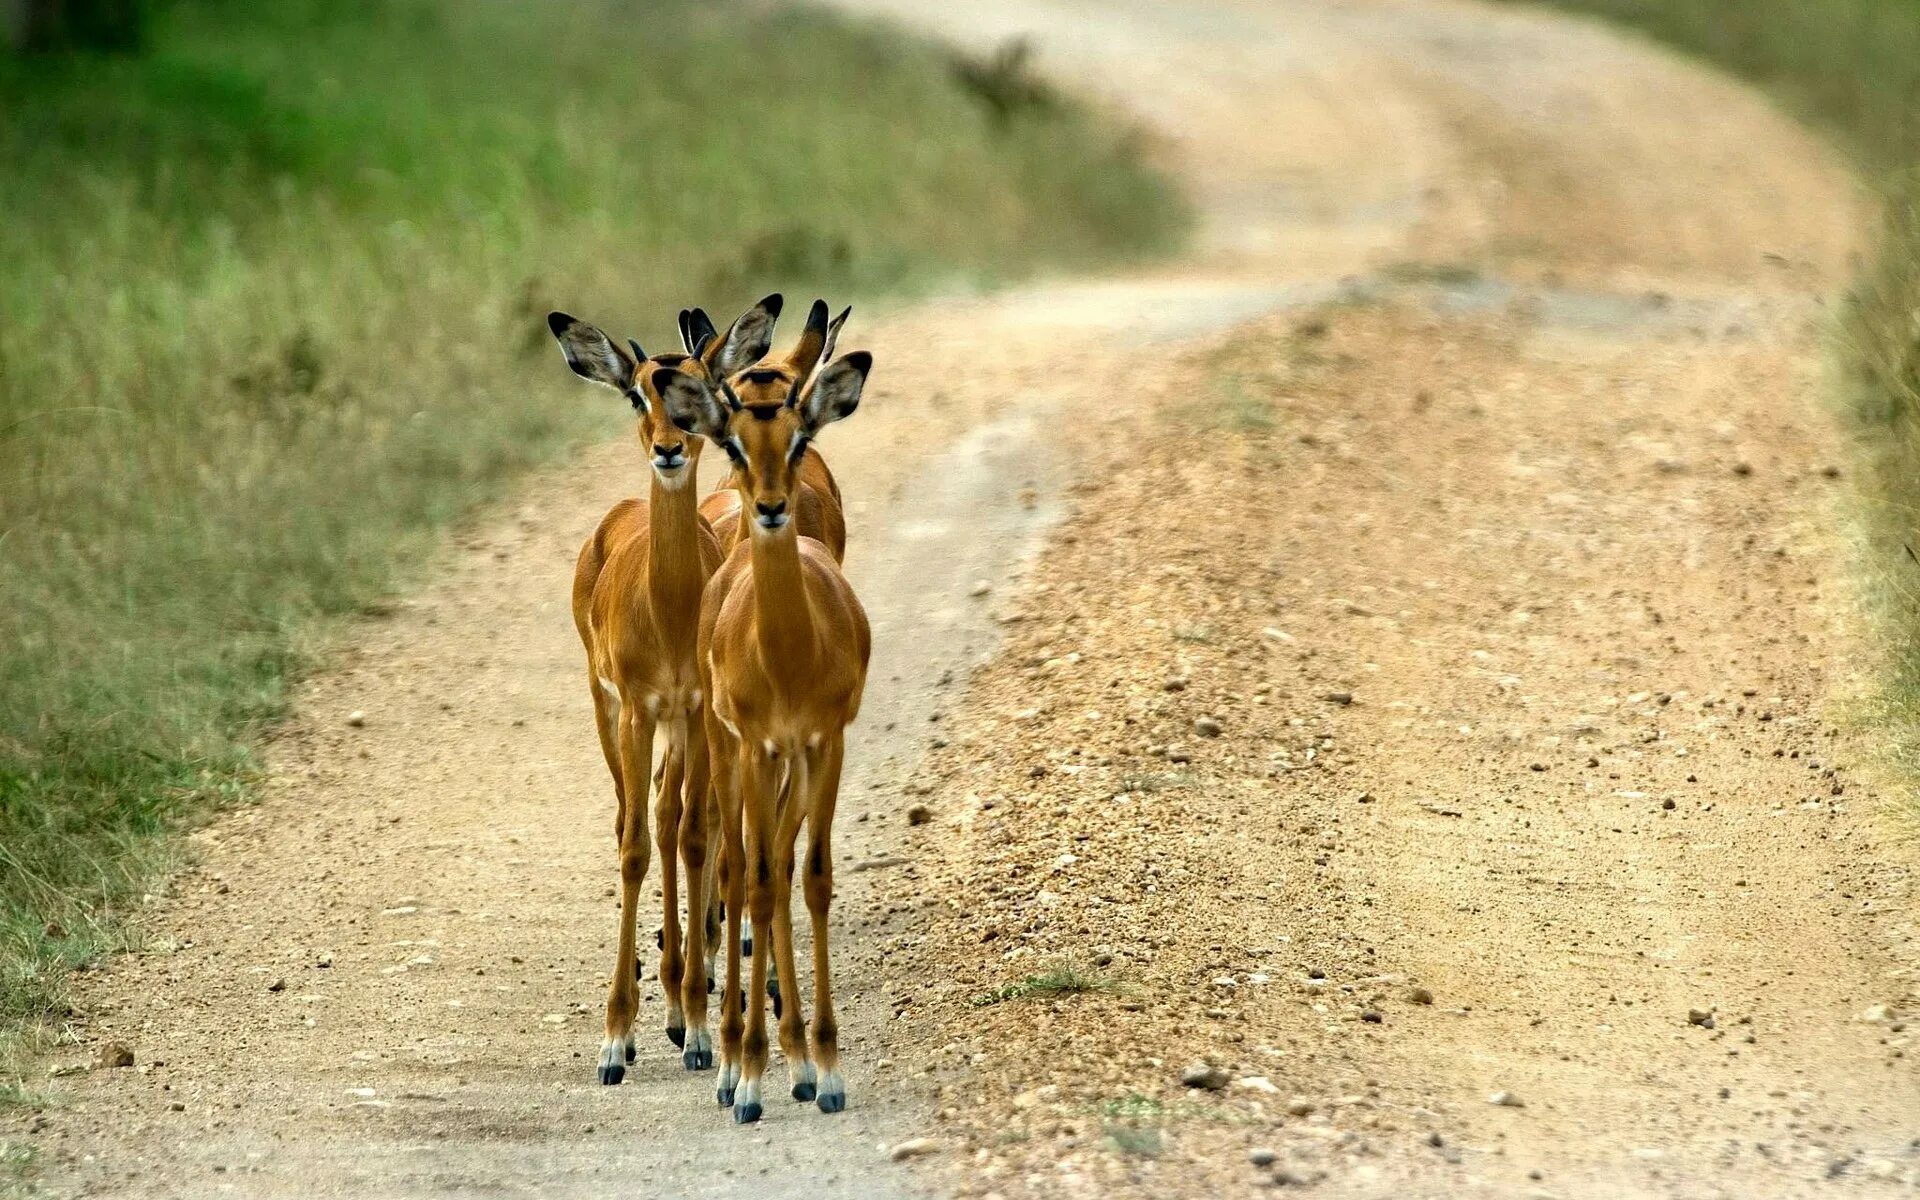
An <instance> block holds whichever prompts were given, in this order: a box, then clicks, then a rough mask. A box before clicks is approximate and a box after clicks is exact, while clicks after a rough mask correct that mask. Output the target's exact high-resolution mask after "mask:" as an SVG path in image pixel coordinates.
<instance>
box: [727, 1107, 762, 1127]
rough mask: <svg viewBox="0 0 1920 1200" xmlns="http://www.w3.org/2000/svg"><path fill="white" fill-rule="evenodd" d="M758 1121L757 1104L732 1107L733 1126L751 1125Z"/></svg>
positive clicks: (758, 1108) (758, 1111)
mask: <svg viewBox="0 0 1920 1200" xmlns="http://www.w3.org/2000/svg"><path fill="white" fill-rule="evenodd" d="M759 1119H760V1106H759V1105H758V1104H736V1105H734V1106H733V1123H734V1124H735V1125H751V1124H753V1123H754V1122H755V1121H758V1120H759Z"/></svg>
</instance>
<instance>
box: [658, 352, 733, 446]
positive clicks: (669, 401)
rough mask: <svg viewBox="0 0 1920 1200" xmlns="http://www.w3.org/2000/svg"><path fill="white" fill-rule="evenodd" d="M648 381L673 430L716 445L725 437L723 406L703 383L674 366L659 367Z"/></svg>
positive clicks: (725, 418) (725, 414) (725, 421)
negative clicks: (714, 442)
mask: <svg viewBox="0 0 1920 1200" xmlns="http://www.w3.org/2000/svg"><path fill="white" fill-rule="evenodd" d="M650 379H651V380H652V383H653V390H654V394H655V395H657V396H659V397H660V403H661V405H662V406H663V407H664V409H665V410H666V415H667V420H669V421H672V422H673V424H674V426H675V427H676V428H678V429H680V430H682V431H683V432H686V433H694V434H698V435H700V436H701V437H705V438H711V439H713V440H714V441H716V442H717V441H719V440H720V439H721V438H723V437H725V436H726V432H727V409H726V406H725V405H724V404H722V403H721V402H720V398H719V397H718V396H715V395H714V394H713V389H712V388H710V387H708V386H707V383H706V381H705V380H703V379H700V378H697V377H695V376H694V375H692V374H690V373H688V372H686V371H682V370H679V369H678V368H675V367H661V368H659V369H658V370H656V371H654V373H653V374H652V376H650Z"/></svg>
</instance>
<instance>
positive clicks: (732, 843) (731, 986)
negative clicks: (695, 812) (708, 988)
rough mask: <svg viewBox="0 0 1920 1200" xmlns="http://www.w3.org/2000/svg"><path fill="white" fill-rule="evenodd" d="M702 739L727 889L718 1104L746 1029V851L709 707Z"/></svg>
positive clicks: (727, 760) (731, 754)
mask: <svg viewBox="0 0 1920 1200" xmlns="http://www.w3.org/2000/svg"><path fill="white" fill-rule="evenodd" d="M707 740H708V744H709V745H711V746H712V748H713V787H712V795H713V803H714V805H715V807H717V808H718V809H719V810H720V859H721V865H722V869H721V872H720V879H721V884H722V886H723V887H724V888H725V890H726V928H727V974H726V986H725V987H724V988H723V989H722V990H721V995H720V1078H719V1079H718V1081H716V1083H715V1084H714V1092H713V1095H714V1099H715V1100H717V1101H719V1103H720V1107H722V1108H727V1107H729V1106H731V1105H732V1104H733V1098H734V1091H735V1089H736V1088H738V1087H739V1085H740V1066H741V1062H742V1059H743V1057H744V1053H743V1045H742V1041H743V1037H744V1034H745V1032H746V1012H745V1009H744V1007H743V1005H744V1003H745V997H744V995H743V994H742V993H741V991H740V916H741V914H742V913H743V912H744V911H745V910H746V903H747V889H746V878H747V869H746V849H745V847H744V846H743V845H742V842H741V831H740V778H741V776H740V762H739V748H738V746H737V745H736V744H735V743H734V741H733V739H732V735H730V734H729V733H727V731H726V727H725V726H724V725H722V724H721V723H720V721H719V719H718V718H717V717H715V716H714V715H713V713H712V710H711V709H709V710H708V713H707Z"/></svg>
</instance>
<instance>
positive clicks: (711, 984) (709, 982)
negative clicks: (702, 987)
mask: <svg viewBox="0 0 1920 1200" xmlns="http://www.w3.org/2000/svg"><path fill="white" fill-rule="evenodd" d="M719 986H720V985H719V984H717V983H715V982H714V981H713V980H712V979H708V980H707V995H709V996H711V995H713V990H714V989H715V988H717V987H719Z"/></svg>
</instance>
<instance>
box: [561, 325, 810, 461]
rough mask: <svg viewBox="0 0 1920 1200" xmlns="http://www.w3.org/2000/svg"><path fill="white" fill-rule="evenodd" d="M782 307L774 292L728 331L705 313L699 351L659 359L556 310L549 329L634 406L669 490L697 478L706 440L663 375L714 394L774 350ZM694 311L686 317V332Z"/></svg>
mask: <svg viewBox="0 0 1920 1200" xmlns="http://www.w3.org/2000/svg"><path fill="white" fill-rule="evenodd" d="M780 307H781V298H780V296H779V295H778V294H775V295H772V296H768V297H767V298H766V299H764V300H762V301H760V303H758V304H756V305H754V306H753V307H752V308H749V309H748V310H747V311H746V312H744V313H741V314H740V317H739V319H738V320H736V321H734V323H733V325H732V327H730V328H729V329H728V330H727V332H726V334H725V336H721V335H720V334H719V333H718V332H716V331H714V330H713V326H712V322H711V321H706V314H704V313H701V314H700V317H701V320H702V321H706V333H707V336H705V337H703V338H702V339H700V342H699V345H698V347H697V349H693V350H691V351H690V352H689V353H685V354H679V353H673V354H660V355H656V356H654V357H651V358H650V357H648V355H647V352H646V351H645V350H642V349H641V348H640V343H639V342H636V341H634V340H633V339H631V338H629V339H627V344H626V345H625V346H620V345H618V344H617V343H615V342H614V340H613V339H612V338H610V337H608V336H607V335H606V334H605V333H603V332H601V331H600V330H599V329H598V328H596V327H595V326H592V325H589V324H587V323H586V322H585V321H581V320H577V319H576V318H574V317H570V316H568V315H567V314H566V313H563V312H555V313H549V314H548V315H547V328H548V329H550V330H552V331H553V336H554V339H555V340H556V341H558V342H559V343H560V352H561V353H562V354H564V355H565V356H566V359H567V366H569V367H571V368H572V369H573V373H574V374H575V375H578V376H579V377H580V378H582V379H585V380H587V381H588V382H590V383H597V384H600V385H601V386H603V387H609V388H612V389H613V390H614V391H617V392H619V393H620V394H622V395H624V396H625V397H626V398H627V399H628V400H629V401H630V402H631V403H632V404H633V410H634V414H635V415H636V416H637V417H638V418H639V437H640V445H641V448H642V449H643V450H645V451H646V453H647V455H648V459H649V461H651V462H652V464H653V471H654V475H655V477H656V478H658V479H659V480H660V482H661V483H662V484H664V485H665V486H667V487H669V488H679V487H682V486H684V485H685V484H686V483H687V482H688V481H690V480H691V479H692V478H693V473H694V467H695V464H697V463H698V462H699V459H700V441H699V439H698V438H695V437H692V436H689V432H688V431H687V430H686V429H685V428H683V427H681V426H679V425H676V424H675V423H674V422H673V421H672V420H671V419H669V417H668V415H667V406H666V404H665V403H664V402H663V400H662V397H661V394H660V390H659V387H658V380H660V379H662V378H667V377H671V378H674V379H685V380H689V381H694V382H695V383H697V385H698V386H699V387H701V388H704V389H707V390H709V391H711V390H712V389H713V388H714V387H715V386H716V384H717V383H718V382H719V381H722V380H725V379H726V378H727V377H728V376H729V375H733V374H736V373H738V372H740V371H741V370H743V369H744V368H747V367H750V366H752V365H753V364H754V363H756V362H758V361H759V360H760V358H761V357H762V356H764V355H765V354H766V352H767V348H768V347H769V346H771V345H772V344H773V327H774V323H775V322H776V321H777V320H779V317H780ZM688 316H689V314H687V313H682V314H681V329H682V331H683V334H684V331H685V330H686V328H687V320H688Z"/></svg>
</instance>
